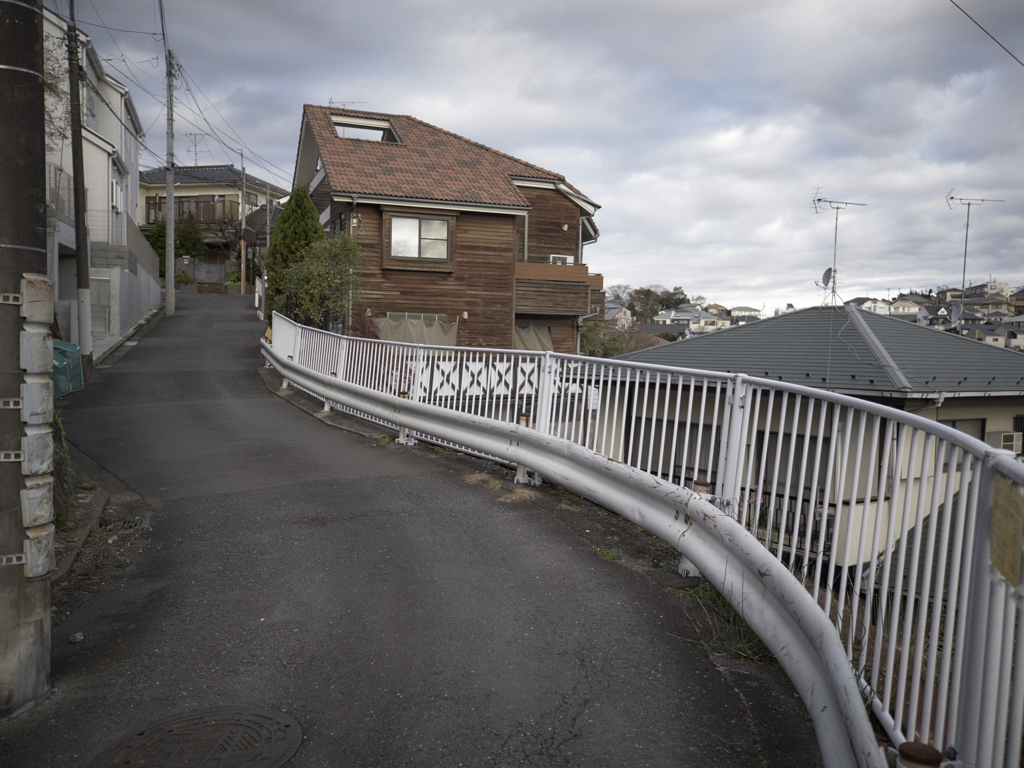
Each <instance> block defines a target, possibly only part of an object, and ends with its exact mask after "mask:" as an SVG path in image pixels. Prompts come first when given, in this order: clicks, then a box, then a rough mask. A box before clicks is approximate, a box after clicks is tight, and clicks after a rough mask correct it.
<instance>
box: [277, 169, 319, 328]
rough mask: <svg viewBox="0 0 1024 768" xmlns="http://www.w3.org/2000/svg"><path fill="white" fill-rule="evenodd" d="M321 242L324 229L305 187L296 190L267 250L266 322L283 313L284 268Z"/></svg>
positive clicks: (282, 214)
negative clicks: (276, 314) (314, 244)
mask: <svg viewBox="0 0 1024 768" xmlns="http://www.w3.org/2000/svg"><path fill="white" fill-rule="evenodd" d="M323 239H324V228H323V227H322V226H321V225H320V215H319V214H318V213H317V211H316V206H314V205H313V201H312V200H310V198H309V191H308V190H307V188H306V186H305V185H303V186H300V187H296V188H295V189H293V190H292V194H291V196H290V197H289V198H288V202H287V203H286V204H285V206H284V210H282V211H281V215H280V216H279V217H278V219H277V223H276V224H275V225H274V231H273V233H272V234H271V235H270V247H269V248H267V315H266V318H267V322H268V323H269V322H270V318H271V317H272V314H271V313H272V312H274V311H277V312H284V295H283V293H282V288H283V286H284V280H285V276H286V274H287V272H288V268H289V267H290V266H292V265H293V264H295V263H296V262H298V261H299V260H300V259H301V258H302V252H303V251H304V250H306V247H307V246H309V245H310V244H311V243H315V242H318V241H320V240H323Z"/></svg>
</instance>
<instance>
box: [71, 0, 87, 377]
mask: <svg viewBox="0 0 1024 768" xmlns="http://www.w3.org/2000/svg"><path fill="white" fill-rule="evenodd" d="M69 7H70V11H71V24H70V25H69V26H68V75H69V79H70V88H69V90H70V91H71V175H72V181H73V182H74V191H75V194H74V198H75V269H76V271H77V273H78V346H79V347H80V351H81V353H82V376H83V378H84V379H85V380H86V381H92V290H91V288H90V285H89V232H88V230H87V229H86V226H85V162H84V160H83V159H82V91H81V74H80V72H81V70H80V67H81V62H80V61H79V57H78V28H77V27H76V26H75V0H70V3H69Z"/></svg>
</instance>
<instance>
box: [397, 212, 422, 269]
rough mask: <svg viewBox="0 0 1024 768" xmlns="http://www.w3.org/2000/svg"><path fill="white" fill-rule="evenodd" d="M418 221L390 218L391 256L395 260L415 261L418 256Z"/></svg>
mask: <svg viewBox="0 0 1024 768" xmlns="http://www.w3.org/2000/svg"><path fill="white" fill-rule="evenodd" d="M419 240H420V222H419V219H406V218H401V217H398V216H393V217H392V218H391V256H392V257H393V258H396V259H415V258H416V257H417V256H419Z"/></svg>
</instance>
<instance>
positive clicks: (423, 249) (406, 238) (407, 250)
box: [391, 216, 448, 261]
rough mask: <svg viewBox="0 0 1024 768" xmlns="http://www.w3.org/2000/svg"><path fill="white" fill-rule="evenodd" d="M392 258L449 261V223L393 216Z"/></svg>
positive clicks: (441, 220)
mask: <svg viewBox="0 0 1024 768" xmlns="http://www.w3.org/2000/svg"><path fill="white" fill-rule="evenodd" d="M391 258H394V259H430V260H433V261H447V259H448V222H447V221H446V220H444V219H415V218H411V217H408V216H392V217H391Z"/></svg>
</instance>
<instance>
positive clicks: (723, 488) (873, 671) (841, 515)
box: [267, 314, 1024, 766]
mask: <svg viewBox="0 0 1024 768" xmlns="http://www.w3.org/2000/svg"><path fill="white" fill-rule="evenodd" d="M273 340H274V343H273V348H272V349H269V348H268V350H267V354H268V359H270V360H272V361H275V360H276V362H275V364H278V367H279V368H287V367H288V364H289V363H290V364H294V365H295V366H297V367H296V368H288V370H284V371H282V372H283V373H284V374H285V376H286V378H288V379H290V380H292V381H294V382H296V383H299V384H301V381H300V380H299V379H300V378H301V376H300V374H301V373H302V372H303V371H308V372H315V373H316V374H320V375H321V376H322V377H323V380H324V381H325V382H329V383H333V381H337V382H339V386H341V388H342V389H344V386H342V385H354V389H353V387H349V388H348V389H347V390H346V391H347V392H349V394H347V395H346V396H345V397H341V396H335V391H334V389H332V388H331V387H327V388H324V387H322V386H321V385H319V384H317V385H311V386H313V389H311V390H310V391H313V392H314V394H317V395H318V396H320V397H321V398H323V399H325V400H332V401H334V402H336V403H338V405H339V407H340V408H342V409H344V410H348V411H349V412H352V413H356V414H358V415H361V416H364V417H368V418H372V419H374V420H376V421H379V422H381V423H387V424H390V425H392V426H395V427H398V426H404V427H411V428H414V429H416V428H417V427H416V426H415V425H413V424H412V423H407V422H403V419H407V418H408V417H407V415H406V414H405V410H406V409H407V408H412V407H414V406H412V405H410V406H405V405H402V406H394V405H393V404H392V407H391V408H390V409H389V408H385V409H383V410H381V409H377V410H374V409H372V408H368V407H367V406H366V404H365V403H363V404H360V403H357V402H355V400H353V396H352V395H351V394H350V392H351V391H361V390H364V389H365V390H368V391H373V392H377V393H382V394H383V395H384V396H387V397H389V398H391V399H392V401H394V400H395V398H396V397H397V396H400V395H405V396H407V397H408V399H409V402H410V403H414V404H418V405H423V406H433V407H434V409H428V411H429V412H434V411H435V410H436V409H442V412H452V413H456V414H462V415H464V416H465V417H466V418H473V419H484V420H487V422H488V423H489V424H491V425H492V427H491V428H492V429H497V428H498V426H497V425H500V424H504V425H517V424H518V423H519V420H520V415H521V414H523V413H527V414H529V415H530V417H531V420H530V424H531V426H532V430H533V431H535V432H536V433H539V434H540V435H543V436H546V437H547V438H548V439H549V440H555V441H558V442H559V443H560V444H561V443H567V444H574V445H577V446H579V447H580V448H581V449H583V450H584V451H586V452H587V454H588V455H594V456H601V457H605V462H606V464H607V459H613V460H615V461H616V462H621V463H622V464H623V465H625V466H626V467H630V468H634V470H639V471H640V473H641V474H642V475H643V476H645V477H648V478H650V480H649V481H648V482H649V483H651V484H652V485H653V486H656V487H659V488H665V487H667V488H680V487H683V488H691V489H696V490H698V491H703V492H705V495H706V497H707V498H708V499H709V500H711V501H713V502H714V504H715V505H716V506H717V508H718V509H720V510H722V512H724V513H725V514H726V515H727V516H728V517H730V518H731V519H733V520H735V521H736V523H737V524H738V526H737V527H739V526H742V528H743V529H745V530H746V531H747V532H748V534H749V536H750V537H752V539H754V538H756V540H757V541H758V542H759V543H760V551H761V552H762V553H765V554H766V555H767V556H769V557H770V559H772V560H773V561H774V566H773V570H772V571H771V573H772V574H775V575H774V576H772V579H773V588H775V589H781V590H782V591H781V594H782V595H783V596H784V597H783V601H785V600H797V598H796V593H797V592H799V593H802V594H803V595H804V597H805V598H807V597H809V598H810V600H811V602H812V604H813V605H814V606H816V610H817V611H818V613H820V615H821V616H823V617H825V618H826V619H827V621H828V622H829V625H830V630H829V631H830V632H831V633H832V634H833V635H834V640H835V642H836V643H838V644H839V645H838V647H839V648H840V649H841V651H842V654H843V656H844V659H845V664H844V665H845V667H846V668H847V672H852V674H853V675H854V676H855V678H856V680H857V684H858V685H859V687H860V690H861V693H862V695H863V696H864V698H865V700H867V701H869V702H870V704H871V707H872V708H873V710H874V713H875V715H876V716H877V718H878V720H879V722H881V724H882V725H883V727H884V728H885V730H886V731H887V733H888V735H889V737H890V738H891V739H892V740H893V742H894V743H895V744H897V745H898V744H899V743H902V742H903V741H904V740H911V741H922V742H927V743H930V744H932V745H933V746H935V747H936V748H938V749H939V750H940V751H946V752H947V754H949V755H951V756H952V755H953V754H954V753H955V754H956V755H957V756H958V758H957V759H958V761H959V762H960V764H963V765H971V766H1017V765H1018V764H1019V763H1020V755H1021V730H1022V723H1024V642H1020V641H1019V638H1021V636H1022V635H1024V607H1022V606H1021V600H1022V594H1024V591H1022V589H1021V587H1020V586H1019V584H1020V580H1019V576H1016V577H1015V576H1013V575H1012V574H1013V568H1014V567H1016V568H1017V573H1019V568H1020V555H1021V552H1020V550H1021V540H1020V537H1021V535H1022V534H1020V533H1017V531H1018V530H1019V528H1016V527H1015V526H1019V525H1020V517H1019V516H1020V515H1021V508H1022V504H1024V501H1022V498H1024V497H1022V496H1021V488H1022V486H1024V465H1022V464H1020V463H1018V462H1017V461H1015V460H1014V458H1013V456H1012V454H1009V453H1007V452H1003V451H997V450H994V449H992V448H990V447H989V446H987V445H985V444H983V443H981V442H979V441H977V440H974V439H973V438H970V437H968V436H967V435H964V434H963V433H960V432H957V431H955V430H953V429H951V428H949V427H946V426H944V425H940V424H937V423H935V422H931V421H927V420H925V419H923V418H920V417H918V416H916V415H913V414H908V413H905V412H902V411H897V410H894V409H891V408H887V407H885V406H881V405H877V404H873V403H869V402H867V401H863V400H858V399H855V398H851V397H846V396H843V395H835V394H831V393H827V392H822V391H820V390H815V389H811V388H807V387H801V386H796V385H788V384H783V383H780V382H773V381H768V380H762V379H756V378H751V377H747V376H744V375H737V374H721V373H716V372H706V371H696V370H685V369H679V368H668V367H663V366H654V365H642V364H634V363H624V362H621V361H611V360H599V359H594V358H584V357H575V356H570V355H560V354H554V353H536V352H518V351H509V350H487V349H471V348H451V347H426V346H421V345H413V344H398V343H391V342H383V341H378V340H368V339H353V338H345V337H341V336H338V335H336V334H330V333H326V332H323V331H318V330H315V329H312V328H307V327H304V326H300V325H297V324H295V323H293V322H292V321H290V320H288V319H286V318H284V317H282V316H280V315H277V314H275V315H274V328H273ZM396 402H397V401H396ZM429 425H430V426H429V428H426V429H423V430H420V431H421V432H423V433H424V434H428V435H434V436H435V437H437V436H440V437H441V438H442V439H446V440H448V441H449V442H453V443H458V444H461V445H463V446H466V447H468V448H470V449H472V450H473V451H475V452H482V453H485V454H487V455H493V456H496V457H497V458H499V459H506V460H507V456H506V455H503V452H502V451H495V450H492V451H489V450H487V449H486V448H485V447H484V446H482V445H481V444H480V441H479V440H478V441H477V443H476V444H470V443H468V442H466V441H462V440H458V439H455V440H452V439H451V438H450V437H445V436H444V435H441V432H443V429H439V427H438V424H437V423H435V422H429ZM526 432H529V430H527V431H522V430H521V431H520V432H519V434H525V433H526ZM460 434H461V433H460ZM506 453H507V452H506ZM516 461H519V462H520V463H523V464H525V465H526V466H528V467H529V469H531V470H534V471H540V472H542V473H543V474H545V475H546V476H550V474H549V473H550V471H551V470H550V468H549V467H548V466H532V465H530V464H529V463H528V462H527V461H526V460H525V459H522V457H521V456H520V457H519V458H518V459H516ZM567 474H571V472H568V471H567ZM630 477H631V478H633V479H632V480H631V482H636V479H635V477H634V476H633V475H630ZM560 482H562V483H563V484H566V483H567V482H568V483H570V484H571V483H572V479H571V478H569V479H568V480H566V478H564V477H563V478H561V479H560ZM593 487H594V486H593V483H591V484H590V485H581V486H580V488H581V490H580V492H582V493H584V494H587V491H588V490H592V489H593ZM588 495H591V496H593V493H590V494H588ZM994 497H995V502H996V507H997V509H998V510H1002V511H1001V512H1000V513H999V514H997V515H996V517H995V521H996V523H995V524H996V526H997V530H996V531H995V532H993V528H992V526H993V501H994ZM595 500H597V499H595ZM686 503H687V505H689V504H690V502H689V501H687V502H686ZM617 511H620V510H617ZM676 512H677V514H676V517H677V518H678V507H677V510H676ZM637 517H639V518H640V519H639V520H638V522H640V524H642V525H645V527H649V528H650V525H649V524H648V522H647V521H646V519H645V516H644V514H643V512H642V511H640V512H638V513H637ZM652 530H654V529H653V528H652ZM654 532H656V533H659V535H663V536H665V531H658V530H655V531H654ZM675 533H678V532H675ZM1007 536H1011V537H1013V536H1016V537H1017V538H1015V539H1012V540H1011V541H1009V544H1008V545H1007V543H1006V537H1007ZM669 540H670V541H672V543H673V544H675V545H676V546H677V547H678V548H679V549H680V550H681V551H682V552H683V553H684V554H685V555H686V556H687V557H688V558H690V559H691V560H693V561H694V562H695V563H696V564H697V565H698V567H701V570H702V572H704V574H705V575H706V576H709V578H711V576H710V575H709V574H708V573H707V572H706V569H708V568H711V569H712V570H713V567H714V566H713V565H710V564H709V563H708V562H707V558H706V557H705V558H704V563H703V565H702V562H701V557H702V554H703V553H702V552H700V551H698V550H695V549H694V547H693V546H692V545H691V544H686V543H685V542H686V539H685V537H684V538H683V539H679V540H672V539H669ZM993 542H994V543H995V545H996V548H997V551H999V552H1002V553H1003V554H1000V555H999V557H998V562H994V561H993V558H992V556H991V552H992V551H993V550H992V546H993ZM1000 545H1003V549H1002V550H999V549H998V548H999V546H1000ZM1014 552H1016V560H1015V561H1014V559H1013V553H1014ZM1006 553H1009V554H1008V555H1007V554H1006ZM694 555H696V556H694ZM733 555H735V553H733ZM746 556H747V557H748V559H750V558H754V557H755V555H754V554H752V553H750V552H748V553H747V555H746ZM1014 562H1015V563H1016V565H1014ZM997 566H999V567H1001V568H1002V570H1003V572H1009V573H1011V577H1010V578H1016V579H1017V581H1016V583H1015V584H1010V583H1009V582H1008V580H1007V577H1006V576H1005V575H1003V573H1001V572H1000V570H999V568H997ZM734 567H735V566H734ZM1007 569H1009V571H1007ZM780 572H781V573H785V578H782V579H781V580H780V576H779V575H778V574H779V573H780ZM754 573H760V571H756V570H755V571H754ZM760 578H762V579H765V578H766V577H764V576H762V577H760ZM712 582H713V583H715V584H716V587H718V588H719V589H721V590H722V591H723V593H724V594H726V596H727V597H729V598H730V600H733V601H734V604H737V603H738V602H739V601H737V600H734V597H735V595H730V594H729V592H728V591H727V590H729V589H732V588H733V587H731V586H730V584H729V582H728V581H727V580H726V581H720V582H718V583H716V582H715V580H714V579H712ZM783 582H785V583H784V584H783ZM763 592H764V591H763V590H762V593H760V594H762V597H761V598H758V597H757V596H756V595H754V596H751V595H747V596H746V597H745V600H746V601H747V602H746V603H745V604H743V603H740V604H739V605H738V609H740V610H741V612H742V613H743V614H744V616H745V618H747V619H748V622H750V623H751V626H752V627H754V629H755V630H756V631H757V632H758V634H759V635H761V636H762V639H766V638H765V634H766V633H769V634H770V633H771V631H772V630H771V628H770V627H765V626H758V624H757V617H756V616H753V615H752V614H751V610H752V609H751V603H750V602H749V601H750V600H755V601H756V600H758V599H766V598H764V597H763ZM787 616H788V619H786V620H787V621H788V620H792V619H793V617H792V615H790V614H787ZM797 623H799V622H797ZM775 639H776V640H777V639H778V638H777V637H776V638H775ZM805 639H806V638H805ZM820 640H821V639H820V638H818V641H820ZM766 642H768V640H767V639H766ZM769 645H770V647H771V646H772V643H769ZM776 647H777V645H776ZM815 647H817V646H815ZM817 652H819V653H821V651H820V649H819V650H818V651H817ZM777 655H779V654H778V653H777ZM780 661H783V664H784V666H787V663H786V660H785V659H783V658H782V657H781V656H780ZM791 667H792V664H790V665H789V666H787V671H789V672H790V674H791V676H794V672H793V671H792V669H791ZM825 669H826V671H824V672H822V674H825V675H827V674H831V675H840V676H841V675H842V674H845V673H841V672H839V671H837V670H836V669H834V665H833V667H829V666H828V665H827V664H826V665H825ZM794 681H795V682H796V678H795V677H794ZM819 682H821V681H819ZM836 684H838V683H836ZM798 688H799V685H798ZM802 693H804V698H805V702H806V701H808V700H807V695H806V692H804V691H802ZM858 703H859V702H858ZM808 704H809V702H808ZM809 708H810V705H809ZM812 714H813V711H812ZM848 725H849V724H848ZM821 727H822V726H821V725H820V723H819V741H820V742H821V743H822V745H823V753H825V754H826V755H827V752H826V750H825V741H826V740H827V739H833V738H834V737H835V734H834V733H832V734H828V735H825V734H823V733H822V732H821ZM849 727H851V728H853V726H849ZM858 727H859V726H858ZM853 730H857V729H856V728H853ZM851 733H852V731H851ZM869 737H870V732H869ZM850 738H851V739H853V738H854V737H853V736H852V735H851V737H850ZM854 744H855V748H854V753H856V755H857V757H856V759H857V762H858V763H860V764H870V763H871V762H872V760H873V758H871V757H870V754H869V751H867V750H866V748H864V745H863V744H859V745H857V742H856V739H854ZM858 750H859V751H858ZM864 755H868V756H867V757H864V758H863V760H862V759H861V758H862V757H863V756H864ZM826 760H827V761H828V758H827V757H826ZM830 764H831V763H830ZM835 764H840V763H838V762H837V763H835Z"/></svg>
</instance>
